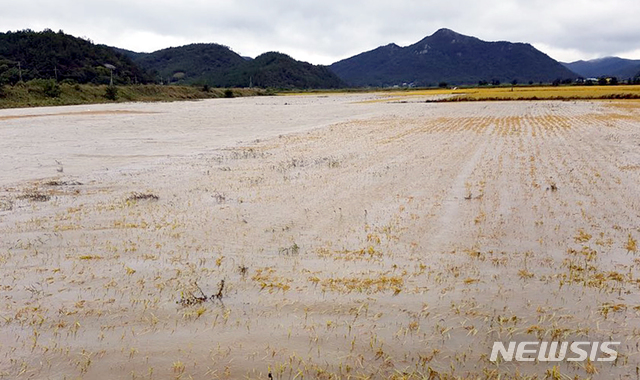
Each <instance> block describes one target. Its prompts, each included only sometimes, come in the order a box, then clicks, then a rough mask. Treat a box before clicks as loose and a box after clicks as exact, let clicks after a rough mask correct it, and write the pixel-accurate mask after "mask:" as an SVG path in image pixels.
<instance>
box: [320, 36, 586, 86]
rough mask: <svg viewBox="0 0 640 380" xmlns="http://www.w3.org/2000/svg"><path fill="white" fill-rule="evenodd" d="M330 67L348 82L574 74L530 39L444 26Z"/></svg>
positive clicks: (521, 79) (547, 78)
mask: <svg viewBox="0 0 640 380" xmlns="http://www.w3.org/2000/svg"><path fill="white" fill-rule="evenodd" d="M330 68H331V70H332V71H333V72H335V73H336V74H337V75H338V76H339V77H340V78H342V79H343V80H344V81H346V82H347V83H348V84H350V85H352V86H393V85H402V84H413V85H415V86H433V85H437V84H438V83H440V82H447V83H449V84H477V83H478V82H480V81H487V82H492V81H494V82H495V81H500V82H503V83H504V82H512V81H514V80H515V81H517V82H518V83H526V82H529V81H533V82H536V83H537V82H552V81H554V80H556V79H568V78H575V77H577V75H576V74H575V73H573V72H571V71H570V70H569V69H567V68H565V67H564V66H562V65H561V64H560V63H559V62H557V61H555V60H553V59H551V58H550V57H549V56H547V55H546V54H544V53H542V52H540V51H539V50H537V49H535V48H534V47H533V46H531V45H529V44H523V43H511V42H485V41H482V40H480V39H478V38H475V37H469V36H465V35H462V34H459V33H456V32H454V31H451V30H449V29H440V30H438V31H437V32H436V33H434V34H433V35H431V36H429V37H426V38H424V39H423V40H421V41H419V42H417V43H415V44H413V45H410V46H407V47H400V46H398V45H396V44H389V45H386V46H381V47H379V48H377V49H374V50H371V51H368V52H365V53H362V54H359V55H356V56H354V57H351V58H347V59H345V60H342V61H339V62H336V63H334V64H333V65H331V66H330Z"/></svg>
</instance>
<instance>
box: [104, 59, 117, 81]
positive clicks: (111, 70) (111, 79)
mask: <svg viewBox="0 0 640 380" xmlns="http://www.w3.org/2000/svg"><path fill="white" fill-rule="evenodd" d="M104 67H106V68H107V69H109V74H110V78H109V86H113V70H115V68H116V67H115V66H114V65H111V64H109V63H105V64H104Z"/></svg>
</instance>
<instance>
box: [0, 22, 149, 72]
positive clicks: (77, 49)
mask: <svg viewBox="0 0 640 380" xmlns="http://www.w3.org/2000/svg"><path fill="white" fill-rule="evenodd" d="M105 64H108V65H113V66H115V67H116V69H115V70H114V71H113V79H114V82H115V83H120V84H125V83H132V82H140V83H146V82H147V81H150V80H151V77H150V76H149V75H148V74H147V73H146V72H145V71H143V70H141V69H140V68H139V67H138V66H136V65H135V64H134V63H133V62H132V61H131V59H130V58H129V57H127V56H126V55H124V54H122V53H119V52H116V51H114V50H113V49H111V48H109V47H107V46H104V45H95V44H93V43H92V42H90V41H87V40H84V39H82V38H77V37H73V36H70V35H68V34H64V33H63V32H62V31H59V32H57V33H56V32H53V31H52V30H49V29H46V30H44V31H42V32H34V31H31V30H23V31H17V32H7V33H0V83H11V84H14V83H16V82H18V81H19V80H20V78H21V76H22V80H23V81H28V80H31V79H55V78H57V79H58V80H60V81H62V80H65V79H68V80H73V81H76V82H78V83H102V84H107V83H109V81H110V76H111V73H110V71H109V69H107V68H106V67H105Z"/></svg>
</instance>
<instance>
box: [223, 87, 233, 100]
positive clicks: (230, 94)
mask: <svg viewBox="0 0 640 380" xmlns="http://www.w3.org/2000/svg"><path fill="white" fill-rule="evenodd" d="M224 97H225V98H233V91H231V89H230V88H228V89H226V90H224Z"/></svg>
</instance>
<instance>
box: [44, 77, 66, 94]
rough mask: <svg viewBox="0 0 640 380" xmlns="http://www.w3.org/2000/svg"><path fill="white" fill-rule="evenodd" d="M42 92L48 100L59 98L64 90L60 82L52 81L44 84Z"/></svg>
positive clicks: (46, 81)
mask: <svg viewBox="0 0 640 380" xmlns="http://www.w3.org/2000/svg"><path fill="white" fill-rule="evenodd" d="M42 92H44V95H45V96H46V97H48V98H59V97H60V94H61V93H62V90H61V89H60V85H59V84H58V82H56V81H55V80H53V79H50V80H45V81H43V82H42Z"/></svg>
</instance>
